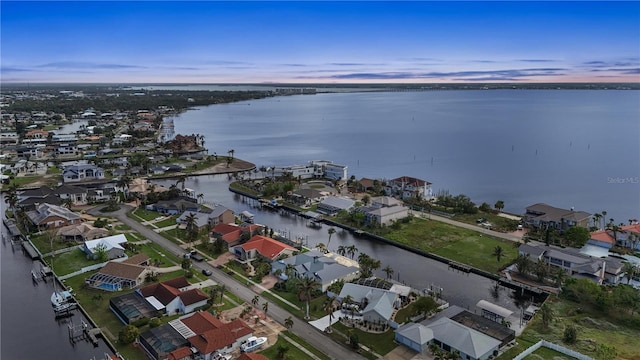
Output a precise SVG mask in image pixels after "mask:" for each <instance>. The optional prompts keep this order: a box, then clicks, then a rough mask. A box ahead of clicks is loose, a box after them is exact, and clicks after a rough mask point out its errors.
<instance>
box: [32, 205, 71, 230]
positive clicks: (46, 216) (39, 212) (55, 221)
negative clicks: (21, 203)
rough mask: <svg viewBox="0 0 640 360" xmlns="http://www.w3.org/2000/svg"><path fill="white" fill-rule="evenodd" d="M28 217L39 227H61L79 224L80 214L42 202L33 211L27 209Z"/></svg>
mask: <svg viewBox="0 0 640 360" xmlns="http://www.w3.org/2000/svg"><path fill="white" fill-rule="evenodd" d="M27 217H28V218H29V220H31V222H32V223H33V224H34V225H35V226H36V227H37V228H38V229H51V228H59V227H62V226H67V225H73V224H79V223H80V222H81V221H82V219H81V217H80V214H78V213H76V212H73V211H71V210H69V209H67V208H64V207H62V206H57V205H51V204H40V205H38V206H36V209H35V210H33V211H27Z"/></svg>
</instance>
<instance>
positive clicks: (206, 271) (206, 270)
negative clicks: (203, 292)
mask: <svg viewBox="0 0 640 360" xmlns="http://www.w3.org/2000/svg"><path fill="white" fill-rule="evenodd" d="M202 274H203V275H207V276H211V274H213V273H212V272H211V270H209V269H204V270H202Z"/></svg>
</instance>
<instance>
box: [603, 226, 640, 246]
mask: <svg viewBox="0 0 640 360" xmlns="http://www.w3.org/2000/svg"><path fill="white" fill-rule="evenodd" d="M607 233H608V234H609V235H610V236H611V237H612V238H613V236H614V233H613V231H612V230H607ZM615 242H616V244H618V245H620V246H622V247H626V248H629V249H632V250H640V224H638V223H637V221H636V222H635V224H634V223H632V224H630V225H624V226H620V227H619V229H618V231H617V232H616V233H615Z"/></svg>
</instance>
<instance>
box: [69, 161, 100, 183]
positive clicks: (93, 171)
mask: <svg viewBox="0 0 640 360" xmlns="http://www.w3.org/2000/svg"><path fill="white" fill-rule="evenodd" d="M62 178H63V181H64V182H65V183H68V182H78V181H88V180H97V179H104V170H103V169H102V168H100V167H97V166H95V165H93V164H77V165H69V166H66V167H65V168H64V170H63V171H62Z"/></svg>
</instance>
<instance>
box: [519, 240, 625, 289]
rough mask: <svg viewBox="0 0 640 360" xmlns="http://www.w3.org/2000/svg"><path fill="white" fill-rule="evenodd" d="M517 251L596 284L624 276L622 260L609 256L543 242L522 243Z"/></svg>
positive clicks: (618, 279)
mask: <svg viewBox="0 0 640 360" xmlns="http://www.w3.org/2000/svg"><path fill="white" fill-rule="evenodd" d="M518 252H519V253H520V255H526V256H530V257H531V258H532V259H542V260H543V261H544V262H546V263H547V264H549V265H551V266H554V267H558V268H561V269H563V270H564V271H565V272H566V273H567V274H569V275H570V276H573V277H577V278H587V279H590V280H593V281H594V282H596V283H598V284H602V283H610V284H617V283H619V282H620V280H622V278H623V277H624V273H623V271H622V261H623V260H622V259H619V258H615V257H611V256H608V257H605V258H599V257H592V256H589V255H586V254H583V253H581V252H580V249H575V248H561V247H557V246H546V245H544V244H522V245H520V247H519V248H518Z"/></svg>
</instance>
